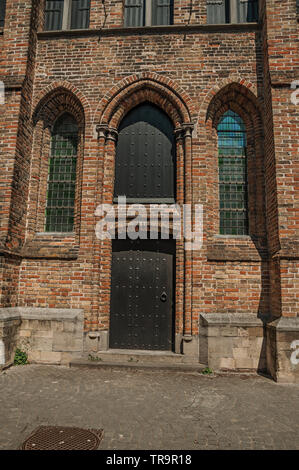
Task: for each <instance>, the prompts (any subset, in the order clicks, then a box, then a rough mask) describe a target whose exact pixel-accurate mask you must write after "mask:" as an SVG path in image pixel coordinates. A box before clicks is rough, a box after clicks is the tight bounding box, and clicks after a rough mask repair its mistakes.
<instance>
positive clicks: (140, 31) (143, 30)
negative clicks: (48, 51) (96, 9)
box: [37, 23, 261, 39]
mask: <svg viewBox="0 0 299 470" xmlns="http://www.w3.org/2000/svg"><path fill="white" fill-rule="evenodd" d="M260 30H261V24H260V23H238V24H232V23H230V24H193V25H186V24H174V25H165V26H163V25H162V26H141V27H122V26H120V27H116V28H99V29H76V30H74V29H72V30H58V31H39V32H38V33H37V37H38V38H39V39H57V38H65V37H84V36H95V35H96V36H136V35H138V36H139V35H142V36H144V35H147V34H158V35H159V34H161V33H164V34H178V33H183V34H186V33H190V34H194V33H219V32H223V33H240V32H244V33H250V32H256V31H260Z"/></svg>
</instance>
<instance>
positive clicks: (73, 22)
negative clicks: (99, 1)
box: [44, 0, 90, 31]
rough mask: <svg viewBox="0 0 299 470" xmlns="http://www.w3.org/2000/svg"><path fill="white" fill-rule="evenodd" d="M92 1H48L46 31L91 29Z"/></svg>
mask: <svg viewBox="0 0 299 470" xmlns="http://www.w3.org/2000/svg"><path fill="white" fill-rule="evenodd" d="M89 13H90V0H55V1H50V0H46V3H45V27H44V29H45V30H46V31H56V30H61V29H63V30H65V29H87V28H89Z"/></svg>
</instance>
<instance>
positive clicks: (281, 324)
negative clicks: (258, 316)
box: [268, 317, 299, 332]
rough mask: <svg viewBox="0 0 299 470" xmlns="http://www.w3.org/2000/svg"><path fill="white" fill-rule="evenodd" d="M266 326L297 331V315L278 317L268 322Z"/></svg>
mask: <svg viewBox="0 0 299 470" xmlns="http://www.w3.org/2000/svg"><path fill="white" fill-rule="evenodd" d="M268 327H269V328H275V329H276V330H277V331H290V332H294V331H299V317H280V318H278V319H277V320H274V321H273V322H271V323H269V324H268Z"/></svg>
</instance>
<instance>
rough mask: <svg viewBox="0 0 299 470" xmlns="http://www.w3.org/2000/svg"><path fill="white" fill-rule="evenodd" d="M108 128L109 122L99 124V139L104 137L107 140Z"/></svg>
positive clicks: (97, 128)
mask: <svg viewBox="0 0 299 470" xmlns="http://www.w3.org/2000/svg"><path fill="white" fill-rule="evenodd" d="M108 129H109V126H108V124H97V126H96V131H97V133H98V139H101V138H104V139H105V140H106V138H107V132H108Z"/></svg>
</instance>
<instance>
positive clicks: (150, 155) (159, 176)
mask: <svg viewBox="0 0 299 470" xmlns="http://www.w3.org/2000/svg"><path fill="white" fill-rule="evenodd" d="M173 131H174V129H173V124H172V122H171V120H170V119H169V117H168V116H167V115H166V114H165V113H164V112H163V111H162V110H160V109H159V108H157V107H156V106H153V105H151V104H149V103H145V104H143V105H140V106H138V107H136V108H135V109H133V110H132V111H131V112H130V113H128V115H127V116H126V117H125V118H124V120H123V121H122V123H121V125H120V129H119V138H118V143H117V149H116V162H115V188H114V196H115V197H117V196H120V195H125V196H126V197H127V202H129V203H130V202H136V203H159V202H161V203H162V202H163V203H173V202H174V201H175V181H176V177H175V141H174V132H173ZM174 271H175V241H174V240H140V239H137V240H130V239H126V240H114V241H113V243H112V269H111V304H110V305H111V308H110V339H109V347H110V348H112V349H113V348H114V349H144V350H172V349H173V337H174V334H173V328H174V288H173V283H174V279H175V275H174Z"/></svg>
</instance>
